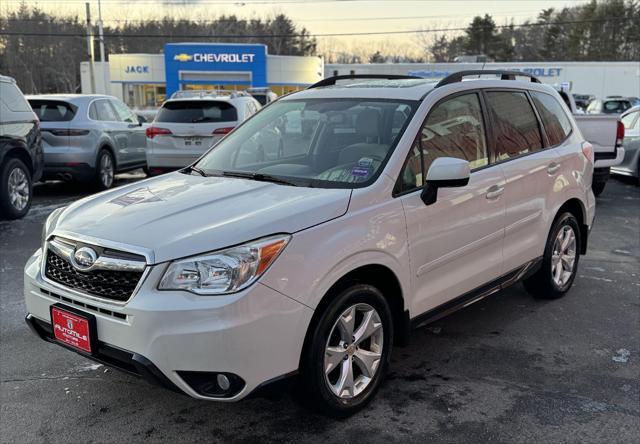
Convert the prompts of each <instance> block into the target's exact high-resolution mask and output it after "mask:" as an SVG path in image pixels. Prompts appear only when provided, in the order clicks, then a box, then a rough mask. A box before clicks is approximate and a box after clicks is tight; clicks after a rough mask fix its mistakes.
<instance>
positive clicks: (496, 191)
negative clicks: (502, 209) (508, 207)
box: [487, 185, 504, 200]
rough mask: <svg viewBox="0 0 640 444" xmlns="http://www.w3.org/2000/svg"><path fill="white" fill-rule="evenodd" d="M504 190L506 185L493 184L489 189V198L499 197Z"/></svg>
mask: <svg viewBox="0 0 640 444" xmlns="http://www.w3.org/2000/svg"><path fill="white" fill-rule="evenodd" d="M503 192H504V187H503V186H501V185H492V186H490V187H489V189H488V190H487V199H489V200H495V199H497V198H498V197H500V196H502V193H503Z"/></svg>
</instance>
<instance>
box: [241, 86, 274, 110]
mask: <svg viewBox="0 0 640 444" xmlns="http://www.w3.org/2000/svg"><path fill="white" fill-rule="evenodd" d="M246 91H247V92H248V93H249V94H251V96H252V97H253V98H254V99H256V100H257V101H258V102H260V105H262V106H265V105H268V104H270V103H271V102H273V101H274V100H276V99H277V98H278V95H277V94H276V93H274V92H273V91H271V88H248V89H247V90H246Z"/></svg>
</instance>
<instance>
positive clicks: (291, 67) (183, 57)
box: [80, 43, 640, 108]
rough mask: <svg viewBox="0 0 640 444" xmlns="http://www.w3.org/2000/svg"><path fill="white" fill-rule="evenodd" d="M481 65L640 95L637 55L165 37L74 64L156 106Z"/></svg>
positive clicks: (579, 87) (90, 79) (102, 89)
mask: <svg viewBox="0 0 640 444" xmlns="http://www.w3.org/2000/svg"><path fill="white" fill-rule="evenodd" d="M483 68H484V69H508V70H518V71H523V72H527V73H531V74H533V75H535V76H537V77H538V78H540V80H541V81H543V82H544V83H548V84H552V85H557V86H561V85H565V86H566V87H569V88H570V89H571V91H572V92H574V93H579V94H592V95H594V96H596V97H605V96H608V95H621V96H635V97H640V62H535V63H524V62H522V63H486V64H482V63H366V64H327V65H325V64H324V62H323V59H322V58H321V57H311V56H304V57H303V56H280V55H270V54H268V52H267V47H266V45H260V44H218V43H169V44H166V45H165V47H164V52H163V53H161V54H110V56H109V62H106V63H104V64H101V63H95V64H93V65H91V64H89V62H83V63H82V64H81V66H80V72H81V80H82V92H83V93H90V92H98V93H106V94H111V95H114V96H116V97H119V98H120V99H122V100H123V101H124V102H126V103H127V104H129V105H130V106H133V107H135V108H155V107H157V106H158V105H159V104H160V103H162V102H163V101H164V100H165V98H166V97H168V96H170V95H171V94H172V93H173V92H175V91H178V90H184V89H233V90H239V89H245V88H249V87H269V88H271V90H273V91H274V92H275V93H276V94H278V95H282V94H284V93H288V92H291V91H297V90H300V89H304V88H306V87H307V86H309V85H311V84H313V83H315V82H317V81H318V80H321V79H322V78H324V77H325V76H326V77H330V76H334V75H344V74H401V75H413V76H418V77H424V78H427V79H432V80H438V79H441V78H443V77H445V76H447V75H449V74H451V73H453V72H455V71H460V70H466V69H483ZM92 72H93V75H91V73H92Z"/></svg>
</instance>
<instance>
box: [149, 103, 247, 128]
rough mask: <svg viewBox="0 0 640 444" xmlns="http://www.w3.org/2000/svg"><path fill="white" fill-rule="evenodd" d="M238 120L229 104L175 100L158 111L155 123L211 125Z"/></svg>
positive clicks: (234, 109)
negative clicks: (212, 123)
mask: <svg viewBox="0 0 640 444" xmlns="http://www.w3.org/2000/svg"><path fill="white" fill-rule="evenodd" d="M236 120H238V112H237V111H236V108H235V107H234V106H233V105H232V104H230V103H229V102H224V101H213V100H176V101H175V102H166V103H165V104H164V105H162V108H160V111H158V115H157V116H156V118H155V121H156V122H171V123H205V122H206V123H211V122H234V121H236Z"/></svg>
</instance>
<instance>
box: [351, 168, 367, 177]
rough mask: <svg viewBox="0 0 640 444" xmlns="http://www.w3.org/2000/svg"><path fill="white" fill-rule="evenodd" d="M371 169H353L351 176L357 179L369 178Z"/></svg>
mask: <svg viewBox="0 0 640 444" xmlns="http://www.w3.org/2000/svg"><path fill="white" fill-rule="evenodd" d="M370 172H371V169H370V168H368V167H361V166H356V167H353V168H352V169H351V175H352V176H356V177H367V176H368V175H369V173H370Z"/></svg>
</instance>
